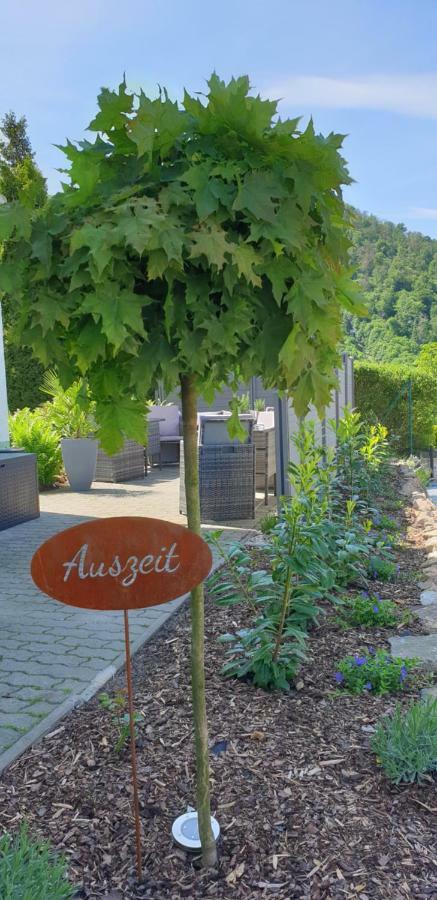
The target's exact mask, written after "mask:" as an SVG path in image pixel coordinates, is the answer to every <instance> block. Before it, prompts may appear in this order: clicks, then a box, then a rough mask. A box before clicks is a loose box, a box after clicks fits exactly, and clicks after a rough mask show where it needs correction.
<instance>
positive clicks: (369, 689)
mask: <svg viewBox="0 0 437 900" xmlns="http://www.w3.org/2000/svg"><path fill="white" fill-rule="evenodd" d="M364 690H365V691H371V690H372V682H371V681H366V683H365V685H364Z"/></svg>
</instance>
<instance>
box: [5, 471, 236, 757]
mask: <svg viewBox="0 0 437 900" xmlns="http://www.w3.org/2000/svg"><path fill="white" fill-rule="evenodd" d="M178 497H179V479H178V471H177V470H176V469H174V468H168V469H164V470H162V472H161V471H158V470H156V469H155V470H153V472H152V473H150V474H149V475H148V476H147V478H146V479H145V480H144V481H138V482H133V483H131V484H117V485H112V484H103V483H96V484H95V485H94V486H93V488H92V489H91V490H90V491H87V492H85V493H73V492H71V491H70V490H69V489H67V488H60V489H58V490H54V491H51V492H48V493H45V494H42V495H41V517H40V519H35V520H33V521H31V522H26V523H24V524H22V525H17V526H16V527H15V528H10V529H8V530H6V531H2V532H0V771H1V769H3V768H4V767H5V766H7V765H9V763H10V762H11V761H12V760H13V759H14V758H15V757H16V756H18V755H19V754H20V753H22V752H23V751H24V750H25V749H26V747H28V746H29V745H30V744H31V743H33V742H34V741H35V740H36V739H37V738H38V737H40V736H41V734H43V733H44V732H46V731H48V730H51V729H52V728H54V727H55V726H56V722H57V721H58V720H59V719H60V718H61V717H62V716H63V715H65V713H66V712H68V711H69V710H70V709H72V708H73V707H74V706H75V705H77V703H79V702H82V701H83V700H85V699H88V698H89V697H90V696H92V694H93V693H95V691H96V690H98V689H99V687H101V686H102V685H103V684H104V683H105V681H107V680H108V678H110V677H111V676H112V675H113V674H114V673H115V671H116V670H117V669H118V668H120V667H121V666H122V665H123V663H124V634H123V618H122V617H123V614H122V613H121V612H93V611H91V610H81V609H75V608H74V607H71V606H65V605H64V604H62V603H57V602H56V601H54V600H51V599H50V598H49V597H46V596H45V595H44V594H42V593H40V592H39V591H38V589H37V588H36V587H35V585H34V584H33V582H32V579H31V577H30V560H31V558H32V555H33V553H34V551H35V550H36V548H37V547H38V546H39V545H40V544H41V543H42V542H43V541H45V540H47V538H49V537H51V536H52V535H53V534H55V533H56V532H58V531H61V530H62V529H64V528H70V527H71V526H72V525H76V524H79V523H80V522H83V521H86V520H87V519H91V518H102V517H105V516H117V515H119V516H120V515H143V516H155V517H157V518H161V519H167V520H169V521H173V522H180V523H182V524H185V522H186V520H185V518H184V517H183V516H181V515H180V514H179V503H178ZM247 530H248V529H247V525H246V528H245V529H241V530H238V529H236V528H235V526H234V527H233V528H232V529H230V531H231V533H235V536H236V537H237V536H241V537H242V536H244V535H246V534H247ZM185 599H186V598H183V597H182V598H178V599H177V600H173V601H171V602H170V603H167V604H165V605H163V606H158V607H154V608H153V607H152V608H149V609H146V610H137V611H132V612H131V613H130V614H129V622H130V635H131V648H132V652H135V651H136V650H137V649H138V647H140V646H141V645H142V644H143V643H144V642H145V641H147V640H148V639H149V638H150V637H151V636H152V635H153V633H154V632H155V631H156V630H157V629H158V628H159V627H160V626H161V625H162V624H163V623H164V622H165V621H166V620H167V619H168V618H169V616H171V615H172V613H174V611H175V610H176V609H177V608H178V607H179V606H180V605H181V604H182V603H183V602H184V600H185Z"/></svg>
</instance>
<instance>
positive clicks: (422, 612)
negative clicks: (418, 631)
mask: <svg viewBox="0 0 437 900" xmlns="http://www.w3.org/2000/svg"><path fill="white" fill-rule="evenodd" d="M413 612H415V613H416V615H417V617H418V618H419V619H420V621H421V622H422V625H424V626H425V628H426V630H427V631H428V632H429V633H430V634H437V604H436V603H432V604H431V605H430V606H424V607H423V608H422V607H419V608H418V609H415V610H413ZM436 643H437V638H436Z"/></svg>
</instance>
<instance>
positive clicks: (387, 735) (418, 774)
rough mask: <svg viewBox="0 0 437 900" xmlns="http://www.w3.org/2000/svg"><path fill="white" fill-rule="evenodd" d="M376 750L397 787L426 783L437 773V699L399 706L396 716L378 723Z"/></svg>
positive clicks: (373, 739) (377, 755) (377, 756)
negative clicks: (409, 783) (403, 783)
mask: <svg viewBox="0 0 437 900" xmlns="http://www.w3.org/2000/svg"><path fill="white" fill-rule="evenodd" d="M372 749H373V750H374V752H375V753H376V759H377V762H378V763H379V765H380V766H382V768H383V769H384V771H385V773H386V775H387V777H388V778H389V779H390V781H392V782H394V784H400V783H401V782H413V781H418V782H419V783H420V782H421V781H423V779H424V777H425V776H426V775H428V774H430V775H432V773H433V772H436V771H437V699H435V698H431V697H430V698H427V699H425V700H419V701H416V702H415V703H412V704H411V706H410V707H409V708H408V709H407V710H403V709H402V707H401V706H400V705H397V707H396V709H395V711H394V713H393V715H391V716H387V717H386V718H384V719H382V721H380V722H379V723H378V726H377V728H376V732H375V734H374V736H373V738H372Z"/></svg>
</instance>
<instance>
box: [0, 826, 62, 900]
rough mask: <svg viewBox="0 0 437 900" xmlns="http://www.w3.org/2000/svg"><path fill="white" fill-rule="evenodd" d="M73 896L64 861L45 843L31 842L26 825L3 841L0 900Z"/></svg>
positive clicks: (0, 846)
mask: <svg viewBox="0 0 437 900" xmlns="http://www.w3.org/2000/svg"><path fill="white" fill-rule="evenodd" d="M74 892H75V891H74V888H73V885H71V884H69V882H68V881H67V878H66V863H65V860H64V859H63V858H62V857H59V856H55V854H54V853H53V851H52V849H51V848H50V846H49V844H47V843H46V842H45V841H41V840H37V839H34V838H31V837H30V835H29V832H28V829H27V826H26V825H23V826H22V827H21V829H20V831H19V832H18V833H17V834H15V835H13V836H12V835H9V834H4V835H3V836H2V837H1V838H0V897H1V900H67V898H70V897H73V894H74Z"/></svg>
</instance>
